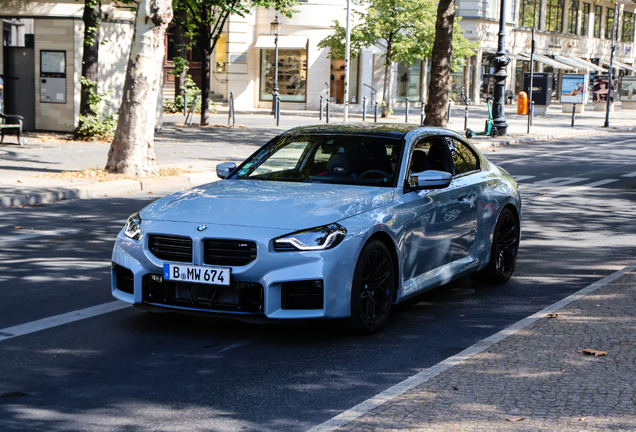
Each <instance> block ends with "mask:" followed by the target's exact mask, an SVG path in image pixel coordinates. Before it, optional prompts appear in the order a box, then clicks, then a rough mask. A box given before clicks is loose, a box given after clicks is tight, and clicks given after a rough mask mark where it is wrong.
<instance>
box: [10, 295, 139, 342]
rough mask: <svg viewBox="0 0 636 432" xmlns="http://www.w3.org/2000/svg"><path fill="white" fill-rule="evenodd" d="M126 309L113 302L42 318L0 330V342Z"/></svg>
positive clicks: (122, 305)
mask: <svg viewBox="0 0 636 432" xmlns="http://www.w3.org/2000/svg"><path fill="white" fill-rule="evenodd" d="M127 307H130V305H129V304H128V303H124V302H122V301H113V302H109V303H103V304H100V305H97V306H91V307H87V308H85V309H79V310H76V311H73V312H68V313H65V314H61V315H55V316H52V317H49V318H43V319H40V320H37V321H31V322H28V323H26V324H20V325H17V326H13V327H7V328H3V329H0V342H2V341H4V340H7V339H12V338H15V337H18V336H24V335H28V334H31V333H35V332H39V331H41V330H47V329H50V328H53V327H58V326H61V325H64V324H68V323H72V322H75V321H80V320H83V319H86V318H92V317H96V316H99V315H103V314H106V313H109V312H114V311H118V310H120V309H125V308H127Z"/></svg>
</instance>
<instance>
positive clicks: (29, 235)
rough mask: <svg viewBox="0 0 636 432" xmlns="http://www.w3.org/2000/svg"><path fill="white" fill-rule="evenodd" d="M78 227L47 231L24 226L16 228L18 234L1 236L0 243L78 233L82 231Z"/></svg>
mask: <svg viewBox="0 0 636 432" xmlns="http://www.w3.org/2000/svg"><path fill="white" fill-rule="evenodd" d="M80 231H81V230H80V229H77V228H63V229H59V230H46V231H31V230H30V229H28V228H27V227H23V229H21V230H16V235H12V236H4V237H0V245H3V246H4V245H6V244H8V243H14V242H22V241H25V240H31V239H34V238H37V237H44V236H56V235H62V234H76V233H78V232H80Z"/></svg>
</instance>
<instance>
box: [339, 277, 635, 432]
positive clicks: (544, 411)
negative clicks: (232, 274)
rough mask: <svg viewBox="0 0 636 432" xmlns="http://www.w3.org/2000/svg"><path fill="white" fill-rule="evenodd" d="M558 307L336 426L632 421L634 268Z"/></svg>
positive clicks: (536, 426) (469, 427) (378, 430)
mask: <svg viewBox="0 0 636 432" xmlns="http://www.w3.org/2000/svg"><path fill="white" fill-rule="evenodd" d="M632 270H633V267H632ZM556 313H557V314H558V316H557V317H556V318H548V317H545V318H541V319H539V320H537V321H535V322H534V323H533V324H531V325H530V326H528V327H526V328H525V329H523V330H521V331H519V332H517V333H516V334H514V335H512V336H509V337H508V338H506V339H504V340H502V341H500V342H498V343H496V344H494V345H492V346H491V347H489V348H488V349H487V350H485V351H483V352H481V353H480V354H477V355H475V356H473V357H471V358H469V359H468V360H466V361H464V362H463V363H460V364H459V365H457V366H454V367H452V368H450V369H448V370H446V371H445V372H442V373H441V374H439V375H437V376H436V377H434V378H432V379H430V380H429V381H427V382H425V383H424V384H421V385H419V386H417V387H415V388H413V389H412V390H409V391H407V392H406V393H404V394H402V395H401V396H399V397H398V398H397V399H394V400H393V401H391V402H388V403H386V404H384V405H381V406H379V407H378V408H376V409H374V410H372V411H370V412H369V413H368V414H366V415H364V416H362V417H360V418H358V419H356V420H354V421H353V422H351V423H349V424H347V425H345V426H343V427H341V428H340V429H338V431H340V432H345V431H346V432H371V431H373V432H388V431H457V432H462V431H478V430H479V431H597V430H598V431H600V430H612V431H634V430H636V379H635V378H636V272H634V271H632V272H629V273H627V274H625V275H624V276H622V277H620V278H619V279H617V280H615V281H613V282H611V283H609V284H607V285H605V286H603V287H601V288H599V289H597V290H596V291H594V292H592V293H590V294H588V295H586V296H584V297H582V298H580V299H579V300H576V301H574V302H573V303H570V304H569V305H568V306H565V307H564V308H562V309H560V310H558V311H557V312H556ZM585 349H594V350H599V351H606V352H607V355H606V356H598V357H596V356H594V355H585V354H583V353H581V352H580V351H581V350H585Z"/></svg>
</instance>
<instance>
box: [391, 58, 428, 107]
mask: <svg viewBox="0 0 636 432" xmlns="http://www.w3.org/2000/svg"><path fill="white" fill-rule="evenodd" d="M422 64H423V62H422V60H417V61H416V62H415V64H412V65H409V64H407V63H405V62H400V63H398V75H397V76H398V88H397V100H398V101H402V102H403V101H405V100H406V98H407V97H408V98H409V101H410V102H419V101H421V100H422V98H421V94H422V86H421V83H422Z"/></svg>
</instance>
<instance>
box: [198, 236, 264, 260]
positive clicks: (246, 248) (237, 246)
mask: <svg viewBox="0 0 636 432" xmlns="http://www.w3.org/2000/svg"><path fill="white" fill-rule="evenodd" d="M255 259H256V243H254V242H251V241H244V240H221V239H206V240H204V241H203V262H204V263H206V264H210V265H220V266H244V265H247V264H249V263H251V262H252V261H254V260H255Z"/></svg>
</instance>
